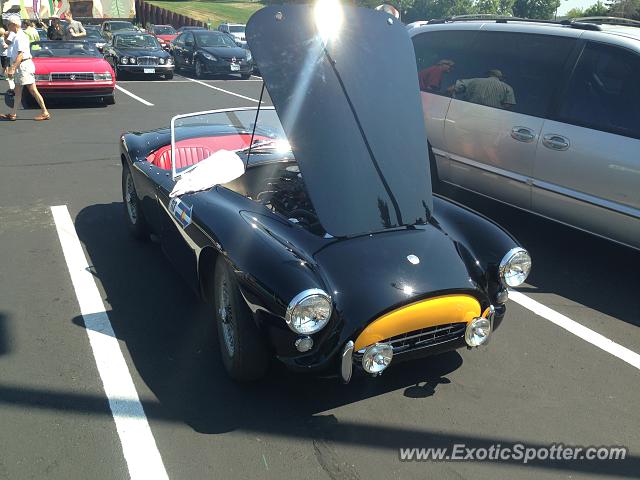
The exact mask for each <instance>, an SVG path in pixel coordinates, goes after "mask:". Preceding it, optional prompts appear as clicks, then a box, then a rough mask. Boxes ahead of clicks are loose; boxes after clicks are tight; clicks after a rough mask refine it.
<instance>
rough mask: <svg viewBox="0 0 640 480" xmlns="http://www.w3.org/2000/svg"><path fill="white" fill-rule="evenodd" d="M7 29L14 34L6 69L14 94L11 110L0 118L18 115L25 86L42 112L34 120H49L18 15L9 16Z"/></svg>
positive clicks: (7, 118) (28, 43)
mask: <svg viewBox="0 0 640 480" xmlns="http://www.w3.org/2000/svg"><path fill="white" fill-rule="evenodd" d="M8 22H9V31H11V32H13V33H14V34H15V37H14V38H13V41H12V42H11V47H10V48H9V57H10V58H11V66H10V67H9V68H8V69H7V75H13V80H14V81H15V82H16V88H15V92H16V96H15V100H14V102H13V110H12V112H11V113H6V114H2V115H0V118H1V119H4V120H10V121H15V120H16V118H17V115H18V107H19V106H20V104H21V103H22V87H23V86H25V87H27V90H29V93H30V94H31V96H33V98H34V99H35V100H36V102H38V105H40V108H41V109H42V113H41V114H40V115H38V116H37V117H35V118H34V120H37V121H41V120H49V118H51V115H49V112H48V110H47V107H46V106H45V104H44V100H43V99H42V95H40V92H39V91H38V88H37V87H36V78H35V73H36V66H35V64H34V63H33V60H32V59H31V47H30V42H29V37H27V34H26V33H24V31H22V29H21V28H20V24H21V20H20V18H19V17H18V16H12V17H10V18H9V21H8Z"/></svg>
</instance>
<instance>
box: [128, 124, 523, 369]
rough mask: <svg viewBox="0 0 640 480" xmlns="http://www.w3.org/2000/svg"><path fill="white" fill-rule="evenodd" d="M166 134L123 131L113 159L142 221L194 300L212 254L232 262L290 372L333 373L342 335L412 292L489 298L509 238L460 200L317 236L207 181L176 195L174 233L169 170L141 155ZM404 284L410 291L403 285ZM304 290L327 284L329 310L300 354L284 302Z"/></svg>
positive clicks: (455, 343)
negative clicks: (184, 219) (350, 232)
mask: <svg viewBox="0 0 640 480" xmlns="http://www.w3.org/2000/svg"><path fill="white" fill-rule="evenodd" d="M181 138H184V136H181ZM169 142H170V133H169V130H168V129H162V130H158V131H154V132H148V133H128V134H125V135H124V137H123V140H122V141H121V153H122V161H123V165H124V166H125V167H127V168H129V169H130V170H131V171H132V172H133V178H134V183H135V186H136V191H137V195H138V197H139V200H140V201H141V205H142V208H143V211H144V215H145V217H146V218H147V222H148V223H149V224H150V227H151V228H152V230H153V231H154V233H155V234H156V235H157V236H158V237H159V238H160V242H161V245H162V248H163V251H164V252H165V254H166V255H167V257H168V258H169V259H170V260H171V262H172V264H173V265H174V267H175V268H176V270H178V271H179V272H180V274H181V276H183V277H184V278H185V279H186V280H187V282H188V284H189V285H190V286H191V288H192V289H193V290H194V291H195V292H197V293H198V294H199V295H201V296H202V297H203V299H204V300H207V298H206V297H205V296H206V294H207V288H208V287H209V286H210V283H209V282H210V281H211V275H212V273H213V265H214V262H215V260H216V259H217V258H218V257H219V256H223V257H224V258H225V259H226V260H227V261H228V262H229V263H230V264H231V265H232V266H233V270H234V272H235V274H236V276H237V280H238V283H239V285H240V288H241V291H242V294H243V297H244V299H245V300H246V302H247V305H248V306H249V309H250V310H251V312H252V313H253V316H254V320H255V321H256V323H257V324H258V325H259V327H260V329H261V331H262V332H263V333H264V335H265V338H267V339H268V341H269V344H270V345H271V347H272V349H273V350H274V353H275V355H276V356H277V357H278V358H279V359H280V360H281V361H282V362H283V363H285V364H286V365H287V366H288V367H289V368H291V369H294V370H301V371H325V370H329V371H331V372H334V370H335V368H334V367H335V365H334V363H335V362H336V361H337V357H338V356H339V355H338V353H339V351H340V349H341V348H342V346H343V345H344V343H345V342H346V341H347V340H349V339H355V338H356V337H357V336H358V334H359V333H360V332H361V331H362V330H363V329H364V328H365V327H366V326H367V325H368V324H369V323H370V322H371V321H373V320H374V319H376V318H378V317H380V316H381V315H383V314H384V313H387V312H388V311H391V310H394V309H396V308H399V307H401V306H403V305H407V304H409V303H413V302H415V301H417V300H420V299H424V298H429V297H434V296H439V295H446V294H451V293H462V294H469V295H472V296H473V297H475V298H476V299H478V301H479V302H480V304H481V307H482V309H485V308H487V307H488V306H489V305H491V304H494V305H496V299H495V295H496V293H497V291H498V290H499V288H500V282H499V274H498V263H499V262H500V260H501V258H502V257H503V256H504V254H505V253H506V252H507V251H509V250H510V249H512V248H514V247H516V246H518V243H517V242H516V241H515V240H514V239H513V238H512V237H511V236H510V235H509V234H508V233H506V232H505V231H504V230H502V229H501V228H500V227H499V226H497V225H495V224H494V223H492V222H491V221H489V220H487V219H486V218H484V217H482V216H480V215H478V214H476V213H475V212H473V211H471V210H469V209H467V208H465V207H462V206H460V205H458V204H456V203H453V202H451V201H450V200H448V199H445V198H443V197H439V196H434V198H433V213H432V216H431V220H430V221H429V223H428V224H427V225H421V226H416V227H403V228H398V229H392V230H387V231H381V232H377V233H371V234H364V235H358V236H354V237H346V238H323V237H320V236H318V235H314V234H312V233H310V232H309V231H307V230H305V229H304V228H302V227H300V226H297V225H295V224H292V223H291V222H289V221H288V220H287V219H286V218H284V217H282V216H281V215H279V214H277V213H274V212H272V211H271V210H269V209H268V208H267V207H265V206H263V205H260V204H258V203H256V202H254V201H253V200H250V199H248V198H246V197H244V196H242V195H240V194H238V193H236V192H234V191H231V190H229V189H227V188H225V187H224V186H217V187H214V188H212V189H211V190H209V191H205V192H199V193H195V194H188V195H183V196H182V197H181V199H182V201H184V202H186V203H188V204H189V205H191V206H192V207H193V211H192V220H191V223H190V225H188V226H187V227H186V228H184V229H183V228H182V227H181V226H180V225H179V224H178V222H177V221H176V220H175V219H174V217H173V216H172V215H171V214H170V212H169V201H170V200H169V192H170V191H171V189H172V188H173V186H174V182H173V181H172V179H171V175H170V172H167V171H165V170H161V169H159V168H158V167H156V166H154V165H153V164H151V163H149V162H148V161H146V160H145V158H146V156H147V155H148V153H150V152H151V151H154V150H156V149H158V148H160V147H162V146H165V145H167V144H169ZM252 158H255V157H252ZM274 161H277V159H276V160H274ZM253 165H254V163H253V162H250V163H249V167H248V168H252V166H253ZM408 253H413V254H415V255H417V256H418V257H419V258H420V259H421V262H420V264H419V265H413V264H411V263H410V262H408V261H407V259H406V256H407V254H408ZM405 285H408V286H411V287H412V289H413V293H412V294H410V295H407V294H406V293H404V291H403V287H404V286H405ZM309 288H321V289H323V290H325V291H327V292H329V293H330V294H331V295H332V299H333V301H334V305H335V308H334V313H333V315H332V318H331V320H330V322H329V325H328V326H327V327H325V328H324V329H323V330H322V331H320V332H319V333H317V334H314V335H313V338H314V340H315V342H314V343H315V346H314V348H313V349H312V350H311V351H309V352H306V353H299V352H298V351H297V350H296V349H295V348H294V346H293V344H294V342H295V339H296V338H298V335H296V334H295V333H294V332H292V331H291V330H290V329H289V328H288V327H287V325H286V323H285V321H284V315H285V311H286V307H287V304H288V302H289V301H290V300H291V298H293V297H294V296H295V295H296V294H297V293H299V292H300V291H302V290H305V289H309ZM336 292H337V293H336ZM346 292H348V295H345V293H346ZM504 314H505V308H504V307H500V308H498V309H497V312H496V317H495V319H494V327H497V326H498V325H499V324H500V323H501V321H502V318H503V316H504ZM462 346H464V341H463V340H461V339H460V338H456V339H453V340H451V341H449V342H446V344H444V345H440V346H439V347H438V348H434V349H432V348H430V349H427V350H425V351H424V352H422V355H430V354H433V353H436V352H440V351H443V350H446V349H452V348H459V347H462ZM417 354H418V353H416V352H409V354H407V356H408V357H414V356H415V355H417ZM403 356H404V355H400V356H399V357H403ZM334 373H335V372H334Z"/></svg>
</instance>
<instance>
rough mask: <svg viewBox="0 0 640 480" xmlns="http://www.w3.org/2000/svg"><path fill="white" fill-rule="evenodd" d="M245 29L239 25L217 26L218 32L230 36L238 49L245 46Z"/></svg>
mask: <svg viewBox="0 0 640 480" xmlns="http://www.w3.org/2000/svg"><path fill="white" fill-rule="evenodd" d="M245 28H246V25H243V24H241V23H221V24H220V26H218V30H219V31H221V32H224V33H226V34H227V35H231V37H233V40H234V41H235V42H236V44H237V45H238V46H239V47H246V46H247V39H246V37H245Z"/></svg>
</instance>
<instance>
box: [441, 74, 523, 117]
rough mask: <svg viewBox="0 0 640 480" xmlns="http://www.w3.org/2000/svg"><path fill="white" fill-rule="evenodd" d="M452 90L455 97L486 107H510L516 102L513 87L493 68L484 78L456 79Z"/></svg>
mask: <svg viewBox="0 0 640 480" xmlns="http://www.w3.org/2000/svg"><path fill="white" fill-rule="evenodd" d="M453 90H454V92H455V96H456V98H459V99H461V100H466V101H467V102H472V103H479V104H480V105H486V106H488V107H494V108H510V107H512V106H513V105H515V104H516V96H515V95H514V93H513V88H511V86H510V85H509V84H508V83H506V82H505V81H504V76H503V75H502V72H501V71H500V70H498V69H495V68H494V69H491V70H489V71H488V72H487V76H486V77H485V78H468V79H463V80H458V81H457V82H456V84H455V86H454V88H453Z"/></svg>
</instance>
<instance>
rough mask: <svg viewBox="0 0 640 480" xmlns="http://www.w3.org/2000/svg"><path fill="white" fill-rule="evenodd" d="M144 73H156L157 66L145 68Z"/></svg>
mask: <svg viewBox="0 0 640 480" xmlns="http://www.w3.org/2000/svg"><path fill="white" fill-rule="evenodd" d="M144 73H156V69H155V68H145V69H144Z"/></svg>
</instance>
